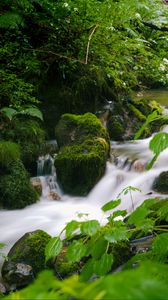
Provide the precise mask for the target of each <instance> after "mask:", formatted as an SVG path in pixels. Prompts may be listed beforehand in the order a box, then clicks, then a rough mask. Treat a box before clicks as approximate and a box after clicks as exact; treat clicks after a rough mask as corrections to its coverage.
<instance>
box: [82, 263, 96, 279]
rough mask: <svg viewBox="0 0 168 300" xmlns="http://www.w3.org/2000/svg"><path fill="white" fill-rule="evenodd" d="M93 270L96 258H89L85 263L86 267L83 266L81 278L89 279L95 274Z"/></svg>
mask: <svg viewBox="0 0 168 300" xmlns="http://www.w3.org/2000/svg"><path fill="white" fill-rule="evenodd" d="M93 272H94V260H93V259H89V260H88V261H87V263H86V264H85V265H84V267H83V268H82V272H81V275H80V279H81V280H82V281H87V280H88V279H89V278H90V277H91V276H92V275H93Z"/></svg>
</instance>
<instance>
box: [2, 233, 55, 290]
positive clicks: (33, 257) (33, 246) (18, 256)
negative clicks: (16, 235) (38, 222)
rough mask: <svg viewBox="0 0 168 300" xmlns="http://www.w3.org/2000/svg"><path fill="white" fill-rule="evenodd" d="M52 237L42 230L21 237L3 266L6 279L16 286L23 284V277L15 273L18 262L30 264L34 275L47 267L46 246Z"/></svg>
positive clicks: (3, 274) (3, 275)
mask: <svg viewBox="0 0 168 300" xmlns="http://www.w3.org/2000/svg"><path fill="white" fill-rule="evenodd" d="M50 238H51V237H50V235H48V234H47V233H46V232H44V231H42V230H36V231H33V232H29V233H26V234H25V235H24V236H23V237H21V238H20V239H19V240H18V241H17V242H16V243H15V244H14V246H13V247H12V248H11V250H10V251H9V253H8V260H7V261H5V262H4V264H3V266H2V277H3V279H4V281H5V282H7V283H9V284H10V285H11V284H14V285H15V286H16V288H17V287H20V286H21V285H22V283H21V278H19V279H18V276H17V274H15V273H16V272H15V269H16V268H15V266H18V264H23V265H27V266H30V267H31V268H32V271H33V274H34V276H36V275H37V273H39V272H40V271H42V270H43V269H45V247H46V245H47V243H48V242H49V240H50ZM11 268H12V269H11ZM14 274H15V275H16V276H14Z"/></svg>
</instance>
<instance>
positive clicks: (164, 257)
mask: <svg viewBox="0 0 168 300" xmlns="http://www.w3.org/2000/svg"><path fill="white" fill-rule="evenodd" d="M152 254H153V255H154V256H155V260H157V261H160V262H165V263H167V262H168V233H162V234H159V235H158V236H157V237H156V238H155V240H154V242H153V244H152Z"/></svg>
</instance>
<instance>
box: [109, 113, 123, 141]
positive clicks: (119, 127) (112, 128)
mask: <svg viewBox="0 0 168 300" xmlns="http://www.w3.org/2000/svg"><path fill="white" fill-rule="evenodd" d="M107 130H108V132H109V135H110V138H111V139H113V140H115V141H120V140H122V139H123V136H124V133H125V125H124V120H123V118H122V117H121V116H119V115H116V116H115V115H114V116H113V117H110V119H109V120H108V122H107Z"/></svg>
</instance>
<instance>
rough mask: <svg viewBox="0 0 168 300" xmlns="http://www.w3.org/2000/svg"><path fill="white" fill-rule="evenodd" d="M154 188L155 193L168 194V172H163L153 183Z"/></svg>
mask: <svg viewBox="0 0 168 300" xmlns="http://www.w3.org/2000/svg"><path fill="white" fill-rule="evenodd" d="M152 188H153V189H154V191H156V192H159V193H162V194H168V171H165V172H162V173H161V174H160V175H159V176H158V177H157V178H156V179H155V180H154V183H153V186H152Z"/></svg>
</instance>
